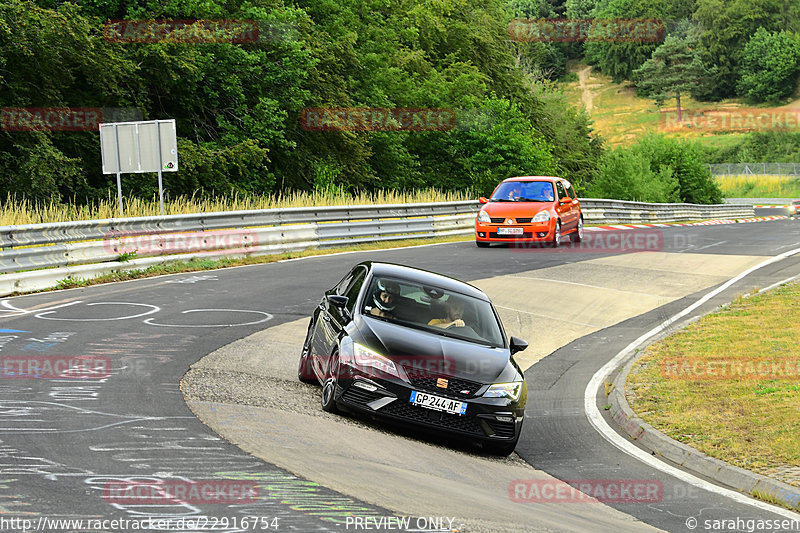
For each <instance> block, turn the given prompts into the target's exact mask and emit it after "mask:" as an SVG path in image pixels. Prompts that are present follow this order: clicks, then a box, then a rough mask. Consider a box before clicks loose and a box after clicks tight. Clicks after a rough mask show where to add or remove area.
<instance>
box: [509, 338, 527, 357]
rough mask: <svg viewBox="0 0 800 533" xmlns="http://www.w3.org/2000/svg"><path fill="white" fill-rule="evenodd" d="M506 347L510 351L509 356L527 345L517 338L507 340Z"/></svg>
mask: <svg viewBox="0 0 800 533" xmlns="http://www.w3.org/2000/svg"><path fill="white" fill-rule="evenodd" d="M508 345H509V349H510V350H511V355H514V354H515V353H517V352H521V351H523V350H524V349H525V348H527V347H528V343H527V342H525V341H524V340H522V339H520V338H518V337H511V338H510V339H509V340H508Z"/></svg>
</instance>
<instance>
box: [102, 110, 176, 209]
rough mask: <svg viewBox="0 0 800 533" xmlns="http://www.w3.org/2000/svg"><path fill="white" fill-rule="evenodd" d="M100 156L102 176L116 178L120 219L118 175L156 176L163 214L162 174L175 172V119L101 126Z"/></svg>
mask: <svg viewBox="0 0 800 533" xmlns="http://www.w3.org/2000/svg"><path fill="white" fill-rule="evenodd" d="M100 155H101V157H102V160H103V174H116V175H117V199H118V201H119V214H120V216H122V214H123V207H122V179H121V176H120V174H122V173H133V174H141V173H143V172H157V173H158V200H159V206H160V209H161V214H162V215H163V214H164V186H163V181H162V176H161V173H162V172H177V171H178V142H177V135H176V131H175V119H169V120H146V121H139V122H111V123H107V124H100Z"/></svg>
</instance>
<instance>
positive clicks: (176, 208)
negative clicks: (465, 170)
mask: <svg viewBox="0 0 800 533" xmlns="http://www.w3.org/2000/svg"><path fill="white" fill-rule="evenodd" d="M473 199H475V198H474V196H472V195H471V194H470V192H469V191H457V192H445V191H440V190H437V189H425V190H419V191H394V190H387V191H377V192H374V193H359V194H355V195H351V194H348V193H344V192H342V191H340V190H334V191H326V192H319V191H315V192H303V191H297V192H291V193H288V194H278V195H275V196H242V197H240V196H236V195H234V196H232V197H221V198H215V199H201V198H196V197H194V196H192V197H184V196H181V197H177V198H165V200H164V212H165V214H167V215H178V214H185V213H210V212H218V211H243V210H253V209H272V208H278V207H313V206H325V205H368V204H395V203H398V204H399V203H416V202H455V201H459V200H473ZM123 207H124V211H125V213H124V216H126V217H144V216H157V215H159V214H160V211H159V205H158V198H155V197H154V198H152V199H150V200H142V199H141V198H125V199H124V200H123ZM118 216H119V210H118V207H117V199H116V197H114V196H109V197H108V198H106V199H104V200H100V201H98V202H94V203H91V204H89V205H76V204H73V203H69V204H62V203H56V202H49V203H35V202H31V201H29V200H27V199H18V198H17V197H15V196H13V195H9V196H8V197H7V198H6V199H5V201H4V202H0V226H9V225H16V224H40V223H45V222H67V221H73V220H97V219H103V218H115V217H118Z"/></svg>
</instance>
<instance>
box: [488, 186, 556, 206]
mask: <svg viewBox="0 0 800 533" xmlns="http://www.w3.org/2000/svg"><path fill="white" fill-rule="evenodd" d="M554 198H555V194H554V192H553V184H552V183H551V182H549V181H506V182H503V183H501V184H500V185H499V186H498V187H497V189H496V190H495V191H494V194H492V197H491V198H490V200H491V201H492V202H552V201H553V199H554Z"/></svg>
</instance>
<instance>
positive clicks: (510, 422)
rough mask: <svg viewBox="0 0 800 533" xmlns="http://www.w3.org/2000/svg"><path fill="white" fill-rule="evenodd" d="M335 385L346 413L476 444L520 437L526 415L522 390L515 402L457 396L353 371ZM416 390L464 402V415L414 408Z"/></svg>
mask: <svg viewBox="0 0 800 533" xmlns="http://www.w3.org/2000/svg"><path fill="white" fill-rule="evenodd" d="M348 368H350V367H348ZM338 385H339V386H338V387H337V392H336V400H337V404H338V405H339V406H340V407H343V408H345V409H347V410H350V411H355V412H361V413H365V414H369V415H372V416H374V417H378V418H381V419H385V420H387V421H392V422H395V423H399V424H402V425H406V426H413V427H416V428H423V429H426V430H429V431H433V432H437V433H447V434H451V435H452V434H457V435H461V436H464V437H467V438H469V439H471V440H474V441H479V442H505V441H511V440H514V439H517V438H519V434H520V431H521V430H522V422H523V420H524V416H525V398H526V393H525V391H524V390H523V393H522V395H521V396H520V399H519V400H518V401H517V402H514V401H513V400H511V399H508V398H484V397H482V396H470V397H459V395H457V394H451V393H448V392H439V391H437V390H433V389H432V388H426V387H419V386H414V385H412V384H411V383H407V382H405V381H403V380H400V379H398V378H390V379H382V378H378V377H375V376H364V375H359V373H358V371H357V370H352V369H350V370H349V371H348V372H346V375H341V376H340V377H339V380H338ZM373 388H374V390H369V389H373ZM485 388H486V387H485V386H484V387H482V388H481V389H480V391H483V390H485ZM415 390H416V391H420V392H428V393H430V394H434V395H437V396H442V397H445V398H451V399H455V400H458V401H462V402H466V403H467V410H466V413H465V414H464V415H456V414H450V413H446V412H442V411H435V410H432V409H427V408H424V407H419V406H417V405H414V404H412V403H411V401H410V399H411V392H412V391H415Z"/></svg>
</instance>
